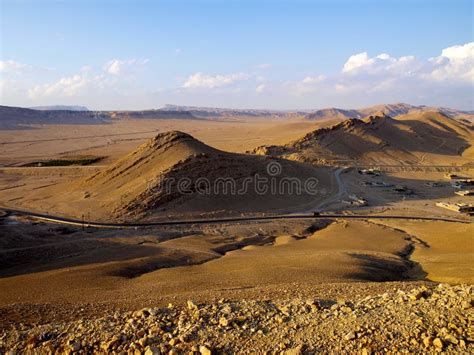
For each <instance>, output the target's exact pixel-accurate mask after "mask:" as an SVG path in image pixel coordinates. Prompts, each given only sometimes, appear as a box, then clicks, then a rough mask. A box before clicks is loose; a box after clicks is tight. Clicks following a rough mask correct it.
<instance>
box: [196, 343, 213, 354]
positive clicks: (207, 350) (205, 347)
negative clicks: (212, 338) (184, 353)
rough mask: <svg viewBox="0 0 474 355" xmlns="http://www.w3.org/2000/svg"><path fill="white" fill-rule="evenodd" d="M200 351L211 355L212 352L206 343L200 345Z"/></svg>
mask: <svg viewBox="0 0 474 355" xmlns="http://www.w3.org/2000/svg"><path fill="white" fill-rule="evenodd" d="M199 352H200V353H201V355H211V354H212V351H211V350H210V349H209V348H208V347H207V346H205V345H201V346H200V347H199Z"/></svg>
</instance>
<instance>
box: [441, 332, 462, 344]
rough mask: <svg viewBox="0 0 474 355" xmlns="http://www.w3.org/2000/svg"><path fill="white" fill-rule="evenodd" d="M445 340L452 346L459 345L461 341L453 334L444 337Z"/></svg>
mask: <svg viewBox="0 0 474 355" xmlns="http://www.w3.org/2000/svg"><path fill="white" fill-rule="evenodd" d="M444 340H446V341H447V342H448V343H451V344H457V343H459V341H458V340H457V339H456V337H455V336H454V335H452V334H448V335H446V336H445V337H444Z"/></svg>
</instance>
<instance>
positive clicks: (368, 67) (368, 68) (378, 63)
mask: <svg viewBox="0 0 474 355" xmlns="http://www.w3.org/2000/svg"><path fill="white" fill-rule="evenodd" d="M418 68H419V63H418V61H417V60H416V58H415V57H414V56H404V57H399V58H395V57H392V56H390V55H389V54H387V53H381V54H379V55H377V56H375V57H373V58H371V57H369V56H368V54H367V52H363V53H358V54H354V55H351V56H350V57H349V59H348V60H347V61H346V63H345V64H344V66H343V68H342V73H343V74H347V75H358V74H369V75H376V74H381V73H385V74H387V73H393V74H396V75H411V74H412V72H413V71H414V70H417V69H418Z"/></svg>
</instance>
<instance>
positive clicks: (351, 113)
mask: <svg viewBox="0 0 474 355" xmlns="http://www.w3.org/2000/svg"><path fill="white" fill-rule="evenodd" d="M418 112H440V113H442V114H444V115H446V116H449V117H453V118H454V117H455V118H472V116H473V115H474V111H461V110H456V109H450V108H445V107H433V106H424V105H420V106H414V105H409V104H404V103H396V104H384V105H376V106H370V107H365V108H362V109H353V110H344V109H338V108H326V109H322V110H316V111H313V112H310V113H308V114H307V115H306V118H307V119H310V120H318V119H327V118H340V119H347V118H364V117H368V116H374V115H383V114H385V115H387V116H390V117H398V116H401V115H406V114H409V113H418Z"/></svg>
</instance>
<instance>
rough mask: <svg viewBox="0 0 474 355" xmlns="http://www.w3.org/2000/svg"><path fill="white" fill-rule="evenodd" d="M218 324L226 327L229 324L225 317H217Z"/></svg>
mask: <svg viewBox="0 0 474 355" xmlns="http://www.w3.org/2000/svg"><path fill="white" fill-rule="evenodd" d="M219 325H220V326H222V327H227V326H228V325H229V321H228V320H227V319H226V318H225V317H221V318H219Z"/></svg>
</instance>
